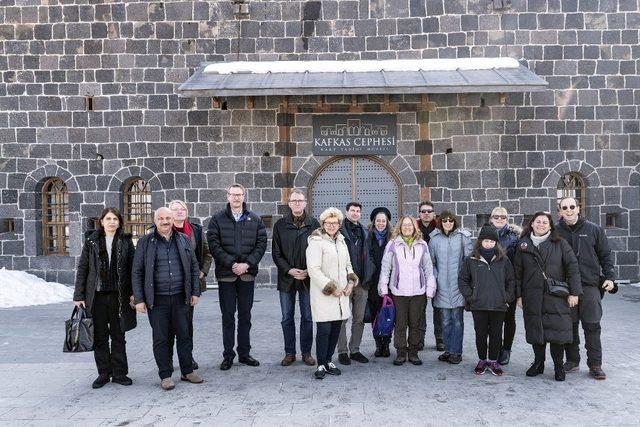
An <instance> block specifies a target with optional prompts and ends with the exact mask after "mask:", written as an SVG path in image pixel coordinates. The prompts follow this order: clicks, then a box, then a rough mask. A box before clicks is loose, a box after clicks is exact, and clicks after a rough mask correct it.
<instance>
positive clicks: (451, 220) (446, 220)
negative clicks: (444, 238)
mask: <svg viewBox="0 0 640 427" xmlns="http://www.w3.org/2000/svg"><path fill="white" fill-rule="evenodd" d="M441 221H442V222H443V223H445V224H446V223H447V222H451V223H454V224H455V222H456V220H455V219H453V218H443V219H441Z"/></svg>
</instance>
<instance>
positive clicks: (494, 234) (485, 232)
mask: <svg viewBox="0 0 640 427" xmlns="http://www.w3.org/2000/svg"><path fill="white" fill-rule="evenodd" d="M485 239H486V240H493V241H494V242H497V241H499V240H500V238H499V237H498V230H496V228H495V227H494V226H493V225H489V224H487V225H483V226H482V229H481V230H480V234H479V235H478V240H479V241H483V240H485Z"/></svg>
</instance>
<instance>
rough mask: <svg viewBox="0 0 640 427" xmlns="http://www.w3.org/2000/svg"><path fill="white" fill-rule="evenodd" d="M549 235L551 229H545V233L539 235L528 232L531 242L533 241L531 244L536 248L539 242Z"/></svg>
mask: <svg viewBox="0 0 640 427" xmlns="http://www.w3.org/2000/svg"><path fill="white" fill-rule="evenodd" d="M550 235H551V230H549V231H547V234H543V235H542V236H540V237H538V236H536V235H535V234H533V232H531V234H530V237H531V242H532V243H533V246H535V247H536V248H537V247H538V245H540V243H542V242H544V241H546V240H547V239H548V238H549V236H550Z"/></svg>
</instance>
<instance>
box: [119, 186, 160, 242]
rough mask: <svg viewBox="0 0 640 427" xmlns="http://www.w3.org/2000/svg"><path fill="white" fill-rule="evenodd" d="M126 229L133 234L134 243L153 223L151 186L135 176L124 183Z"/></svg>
mask: <svg viewBox="0 0 640 427" xmlns="http://www.w3.org/2000/svg"><path fill="white" fill-rule="evenodd" d="M123 199H124V200H123V209H122V211H123V212H122V213H123V218H124V230H125V231H126V232H127V233H131V234H132V235H133V241H134V243H135V242H137V241H138V239H139V238H140V237H142V236H144V235H145V233H146V231H147V229H148V228H149V227H150V226H152V225H153V210H152V209H151V188H150V187H149V184H148V183H147V182H146V181H145V180H144V179H142V178H133V179H131V180H130V181H128V182H127V183H125V185H124V194H123Z"/></svg>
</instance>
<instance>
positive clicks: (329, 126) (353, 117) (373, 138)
mask: <svg viewBox="0 0 640 427" xmlns="http://www.w3.org/2000/svg"><path fill="white" fill-rule="evenodd" d="M396 138H397V126H396V116H395V115H394V114H322V115H317V116H313V154H314V155H316V156H336V155H337V156H340V155H343V156H354V155H395V154H396V152H397V149H396Z"/></svg>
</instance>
